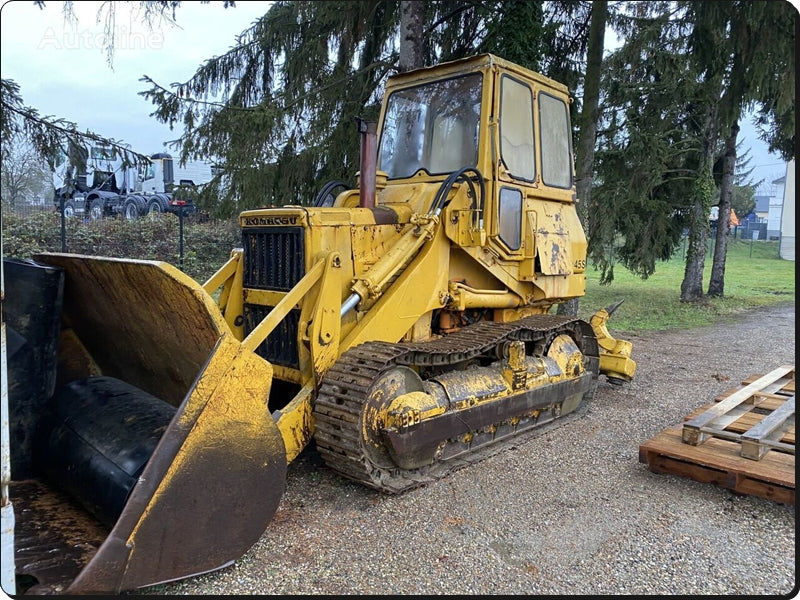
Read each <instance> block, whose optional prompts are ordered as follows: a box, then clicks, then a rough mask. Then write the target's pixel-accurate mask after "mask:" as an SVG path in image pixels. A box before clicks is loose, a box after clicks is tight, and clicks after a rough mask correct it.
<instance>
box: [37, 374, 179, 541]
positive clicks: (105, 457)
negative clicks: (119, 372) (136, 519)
mask: <svg viewBox="0 0 800 600" xmlns="http://www.w3.org/2000/svg"><path fill="white" fill-rule="evenodd" d="M174 415H175V408H174V407H173V406H171V405H170V404H167V403H166V402H164V401H163V400H160V399H158V398H156V397H155V396H152V395H150V394H148V393H147V392H145V391H143V390H140V389H138V388H136V387H133V386H132V385H129V384H127V383H125V382H124V381H120V380H119V379H115V378H113V377H90V378H88V379H80V380H77V381H73V382H71V383H69V384H67V385H66V386H64V387H63V388H61V389H60V390H59V391H58V393H57V394H56V395H55V396H54V397H53V400H52V402H51V404H50V415H49V417H48V418H47V419H46V420H45V421H44V423H43V425H42V430H41V434H42V438H41V439H42V443H41V455H40V461H41V462H40V464H41V467H42V470H43V471H44V473H45V475H46V476H47V477H48V478H49V479H50V480H51V481H52V482H53V483H55V484H56V485H57V486H59V487H61V488H62V489H64V490H65V491H66V492H68V493H69V494H70V495H72V496H73V497H74V498H75V499H76V500H78V501H79V502H80V503H81V504H82V505H83V506H84V508H86V510H88V511H89V512H91V513H92V514H93V515H94V516H95V517H97V519H98V520H99V521H100V522H102V523H104V524H106V525H108V526H109V527H112V526H113V525H114V523H115V522H116V521H117V519H118V518H119V515H120V514H121V513H122V509H123V508H124V507H125V503H126V502H127V500H128V496H129V494H130V492H131V490H132V489H133V486H134V485H135V484H136V481H137V479H138V478H139V476H140V475H141V473H142V471H143V470H144V467H145V465H146V464H147V461H148V460H149V459H150V456H152V454H153V451H154V450H155V448H156V445H157V444H158V441H159V440H160V439H161V436H162V435H163V434H164V432H165V431H166V429H167V426H168V425H169V423H170V421H171V420H172V417H173V416H174Z"/></svg>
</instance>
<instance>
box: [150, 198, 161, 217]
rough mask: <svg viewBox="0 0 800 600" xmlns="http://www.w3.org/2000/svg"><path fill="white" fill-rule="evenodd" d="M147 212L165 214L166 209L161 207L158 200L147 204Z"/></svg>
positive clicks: (154, 199) (155, 199)
mask: <svg viewBox="0 0 800 600" xmlns="http://www.w3.org/2000/svg"><path fill="white" fill-rule="evenodd" d="M147 212H148V214H157V213H163V212H164V207H163V206H161V201H160V200H159V199H158V198H153V199H152V200H150V202H148V203H147Z"/></svg>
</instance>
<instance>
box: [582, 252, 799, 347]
mask: <svg viewBox="0 0 800 600" xmlns="http://www.w3.org/2000/svg"><path fill="white" fill-rule="evenodd" d="M683 252H684V250H683V249H679V250H678V251H677V252H676V253H675V255H674V256H673V258H671V259H670V260H669V261H666V262H659V263H657V264H656V271H655V273H654V274H653V275H652V276H650V277H649V278H647V279H646V280H642V279H640V278H639V277H636V276H634V275H631V274H630V273H629V272H628V271H627V270H626V269H625V268H624V267H622V266H619V267H617V268H616V269H614V281H613V282H612V283H611V284H610V285H602V286H601V285H600V272H599V271H597V270H594V269H593V268H591V267H589V268H588V269H587V273H586V295H585V296H584V297H583V298H581V299H580V303H579V310H578V314H579V316H580V317H582V318H585V319H588V318H589V317H591V315H592V313H593V312H594V311H595V310H597V309H599V308H605V307H606V306H609V305H611V304H613V303H614V302H616V301H618V300H622V299H624V300H625V301H624V302H623V304H622V305H621V306H620V307H619V308H618V309H617V311H616V312H615V313H614V314H613V316H612V317H611V320H610V321H609V329H610V330H611V331H612V332H614V333H612V335H615V334H616V332H633V331H643V330H666V329H687V328H692V327H699V326H703V325H710V324H712V323H714V322H715V321H718V320H720V319H721V318H724V317H727V316H731V315H735V314H737V313H740V312H743V311H746V310H751V309H755V308H758V307H762V306H769V305H772V304H778V303H782V302H792V303H793V302H794V301H795V296H794V294H795V291H794V289H795V285H794V279H795V273H794V261H788V260H783V259H781V258H780V257H779V255H778V242H766V241H756V242H751V241H746V240H729V242H728V253H727V260H726V262H725V288H724V291H725V295H724V297H723V298H709V297H705V298H703V299H702V300H701V301H699V302H681V301H680V292H681V282H682V281H683V274H684V269H685V266H686V264H685V260H684V256H683ZM712 260H713V257H712V256H710V255H709V253H708V252H706V259H705V268H704V271H703V275H704V284H703V290H704V291H707V290H708V280H709V278H710V276H711V266H712Z"/></svg>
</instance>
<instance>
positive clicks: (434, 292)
mask: <svg viewBox="0 0 800 600" xmlns="http://www.w3.org/2000/svg"><path fill="white" fill-rule="evenodd" d="M570 101H571V99H570V96H569V94H568V91H567V89H566V87H565V86H563V85H561V84H559V83H556V82H554V81H552V80H550V79H548V78H546V77H543V76H541V75H539V74H536V73H534V72H531V71H529V70H526V69H524V68H521V67H519V66H517V65H514V64H512V63H510V62H507V61H505V60H503V59H501V58H498V57H495V56H492V55H488V54H485V55H479V56H475V57H470V58H467V59H463V60H459V61H454V62H449V63H444V64H441V65H437V66H434V67H431V68H425V69H419V70H415V71H412V72H407V73H403V74H399V75H396V76H394V77H392V78H390V80H389V81H388V83H387V85H386V93H385V97H384V100H383V105H382V109H381V116H380V120H379V122H378V123H367V122H359V129H360V132H361V136H362V137H361V166H360V171H359V173H358V174H357V180H358V184H357V186H356V188H357V189H347V186H345V185H343V184H342V182H331V183H329V184H328V185H325V186H323V187H322V188H321V190H320V192H319V194H318V196H317V198H316V200H315V201H314V202H313V205H312V206H299V205H286V206H282V207H278V208H264V209H258V210H250V211H246V212H244V213H242V214H241V215H240V217H239V221H240V225H241V233H242V238H241V247H239V248H235V249H233V250H232V252H231V255H230V260H229V261H228V262H227V263H226V264H225V265H224V266H222V267H221V268H220V270H219V271H218V272H217V273H216V274H215V275H213V276H212V277H211V278H210V279H209V280H208V281H206V282H205V283H204V284H200V283H198V282H195V281H194V280H192V279H191V278H189V277H188V276H186V275H184V274H183V273H182V272H180V271H179V270H178V269H177V268H175V267H173V266H170V265H169V264H166V263H162V262H155V261H140V260H126V259H112V258H100V257H92V256H81V255H71V254H58V253H47V254H41V255H37V256H36V257H34V258H33V259H28V260H7V261H6V263H5V274H6V293H7V299H6V304H5V307H4V313H3V314H4V319H6V322H7V323H8V325H9V331H10V334H9V341H8V344H9V356H10V359H9V360H10V363H9V364H10V367H9V369H10V373H11V375H10V376H9V384H10V388H9V399H10V405H11V406H10V428H11V439H12V487H11V497H12V500H13V502H14V506H15V507H16V513H17V519H16V520H17V530H16V548H15V564H16V571H17V581H18V582H19V584H20V591H21V592H23V593H29V594H32V593H51V594H52V593H55V594H61V593H65V594H81V593H117V592H120V591H123V590H131V589H135V588H139V587H143V586H149V585H153V584H157V583H161V582H167V581H172V580H176V579H181V578H185V577H190V576H193V575H196V574H200V573H204V572H208V571H212V570H215V569H219V568H221V567H224V566H226V565H229V564H231V563H232V562H234V561H235V560H237V559H238V558H239V557H240V556H241V555H243V554H244V553H245V552H246V551H247V550H248V549H249V548H250V547H251V546H252V544H254V543H255V542H256V541H257V540H258V538H259V537H260V536H261V535H262V533H263V532H264V530H265V528H266V526H267V524H268V523H269V521H270V519H271V518H272V516H273V515H274V513H275V511H276V509H277V506H278V504H279V502H280V499H281V496H282V494H283V492H284V486H285V479H286V472H287V467H288V465H289V464H290V463H291V462H292V461H293V460H294V459H295V458H296V457H297V456H298V455H299V454H300V453H301V452H302V451H303V450H304V449H305V448H307V447H308V446H309V444H311V443H312V442H313V443H314V445H315V446H316V450H317V451H318V452H319V454H320V455H321V457H322V458H323V459H324V461H325V463H326V464H327V465H328V466H329V467H330V468H331V469H333V470H334V471H335V472H337V473H340V474H341V475H343V476H344V477H347V478H349V479H351V480H354V481H356V482H359V483H361V484H363V485H365V486H368V487H371V488H374V489H376V490H380V491H384V492H389V493H399V492H403V491H405V490H408V489H410V488H413V487H415V486H419V485H423V484H426V483H428V482H432V481H435V480H437V479H439V478H441V477H443V476H445V475H447V474H448V473H449V472H452V471H453V470H454V469H456V468H460V467H462V466H464V465H468V464H470V463H474V462H475V461H477V460H479V459H481V458H482V457H485V456H486V455H487V454H488V453H489V452H492V451H496V449H498V448H502V447H503V445H504V444H505V443H507V442H508V441H509V440H512V439H514V437H515V436H517V435H519V434H521V433H523V432H526V431H530V430H532V429H533V428H535V427H539V426H543V425H545V424H547V423H549V422H552V421H554V420H555V419H558V418H560V417H563V416H564V415H567V414H569V413H572V412H574V411H576V409H577V408H579V407H580V406H582V402H585V401H586V399H587V398H590V397H591V395H592V394H593V392H594V390H595V387H596V385H597V382H598V378H599V377H600V375H604V376H606V377H607V378H608V380H609V381H611V382H614V383H624V382H627V381H630V380H631V378H632V377H633V376H634V373H635V368H636V364H635V362H634V361H633V360H632V358H631V349H632V348H631V344H630V343H629V342H627V341H624V340H618V339H615V338H614V337H613V336H612V335H611V334H610V333H609V331H608V329H607V327H606V324H607V321H608V318H609V316H610V314H611V313H612V312H613V310H614V309H615V308H616V306H617V305H613V306H610V307H608V308H607V309H601V310H598V311H597V312H596V313H595V314H594V316H593V317H592V318H591V319H590V321H588V322H587V321H585V320H582V319H580V318H577V317H570V316H563V315H559V314H556V313H555V311H554V310H553V311H552V312H551V309H553V307H554V305H556V304H558V303H562V302H564V301H566V300H568V299H571V298H576V297H580V296H582V295H583V294H584V291H585V273H584V271H585V268H586V238H585V235H584V232H583V230H582V227H581V224H580V221H579V219H578V216H577V213H576V202H577V199H576V194H575V186H574V177H575V176H574V167H573V154H572V144H571V139H572V130H571V127H570V120H569V103H570ZM340 187H341V188H344V189H342V190H341V191H338V193H336V192H337V190H338V189H339V188H340Z"/></svg>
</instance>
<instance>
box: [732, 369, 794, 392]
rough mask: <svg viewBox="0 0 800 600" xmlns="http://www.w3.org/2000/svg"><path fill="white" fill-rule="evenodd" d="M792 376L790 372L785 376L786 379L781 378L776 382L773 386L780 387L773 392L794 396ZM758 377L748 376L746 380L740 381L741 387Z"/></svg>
mask: <svg viewBox="0 0 800 600" xmlns="http://www.w3.org/2000/svg"><path fill="white" fill-rule="evenodd" d="M794 375H795V374H794V371H792V372H791V373H789V374H787V376H786V377H782V378H781V379H779V380H778V381H776V382H775V383H774V384H773V385H775V386H777V385H780V387H779V388H778V389H777V390H775V391H777V392H778V393H782V394H786V395H792V394H794ZM759 377H761V375H750V376H749V377H748V378H747V379H744V380H743V381H742V385H748V384H750V383H753V382H754V381H755V380H756V379H758V378H759Z"/></svg>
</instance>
